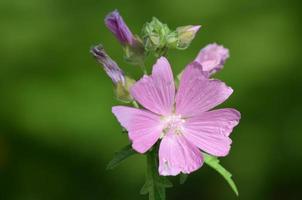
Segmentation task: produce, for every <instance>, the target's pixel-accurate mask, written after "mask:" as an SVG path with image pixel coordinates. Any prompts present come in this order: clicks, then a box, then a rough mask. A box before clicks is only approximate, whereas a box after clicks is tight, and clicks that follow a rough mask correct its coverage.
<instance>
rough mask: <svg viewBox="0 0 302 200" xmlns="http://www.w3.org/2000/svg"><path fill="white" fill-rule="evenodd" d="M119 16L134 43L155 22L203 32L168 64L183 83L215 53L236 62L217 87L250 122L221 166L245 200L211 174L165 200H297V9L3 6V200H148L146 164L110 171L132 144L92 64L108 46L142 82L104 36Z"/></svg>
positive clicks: (269, 1)
mask: <svg viewBox="0 0 302 200" xmlns="http://www.w3.org/2000/svg"><path fill="white" fill-rule="evenodd" d="M115 8H117V9H118V10H119V11H120V13H121V14H122V15H123V17H124V19H125V21H126V22H127V24H128V25H129V27H130V28H131V29H132V31H133V32H135V33H139V32H140V29H141V27H142V25H143V24H144V22H146V21H150V19H151V17H152V16H156V17H158V18H159V19H160V20H162V21H163V22H165V23H168V24H169V26H170V28H175V27H177V26H180V25H188V24H201V25H203V28H202V29H201V30H200V32H199V33H198V35H197V37H196V39H195V40H194V42H193V43H192V45H191V46H190V47H189V49H188V50H186V51H170V52H169V55H168V58H169V60H170V62H171V64H172V66H173V68H174V73H175V74H177V73H179V72H180V71H181V70H182V68H183V67H184V66H185V65H186V64H187V63H189V62H190V61H191V60H192V59H193V58H195V56H196V55H197V53H198V51H199V49H200V48H201V47H203V46H204V45H206V44H207V43H211V42H217V43H220V44H223V45H224V46H225V47H227V48H229V49H230V52H231V58H230V59H229V60H228V61H227V63H226V65H225V68H224V70H223V71H221V72H220V73H219V74H217V76H216V77H218V78H220V79H222V80H224V81H225V82H226V83H227V84H228V85H230V86H232V87H233V89H234V93H233V95H232V96H231V98H230V99H229V100H228V101H227V102H226V103H224V105H223V106H224V107H235V108H237V109H238V110H240V111H241V113H242V120H241V123H240V125H239V126H238V127H237V128H236V129H235V130H234V132H233V134H232V139H233V146H232V150H231V153H230V155H229V156H228V157H226V158H223V159H221V162H222V164H223V165H224V166H225V167H226V168H227V169H229V170H230V171H231V172H232V173H233V177H234V180H235V181H236V183H237V185H238V188H239V192H240V196H239V198H236V197H235V195H234V194H233V192H232V191H231V189H230V188H229V186H228V185H227V184H226V182H225V181H224V180H223V179H222V177H220V176H219V175H218V174H217V173H216V172H215V171H213V170H212V169H210V168H209V167H207V166H204V167H203V168H201V169H200V170H199V171H197V172H195V173H193V174H192V175H190V177H189V179H188V180H187V182H186V183H185V185H179V184H178V182H177V179H175V178H174V179H172V180H173V181H174V183H175V184H174V185H175V187H174V188H173V189H169V190H168V192H167V195H168V199H170V200H171V199H173V200H180V199H190V200H197V199H215V200H216V199H217V200H226V199H244V200H255V199H259V200H262V199H263V200H268V199H274V200H278V199H290V200H294V199H300V198H301V191H300V190H301V187H302V184H301V179H302V170H301V169H302V151H301V150H302V149H301V145H302V133H301V131H302V120H301V112H302V105H301V102H302V90H301V89H302V79H301V78H302V77H301V72H302V66H301V47H300V45H301V15H302V14H301V3H300V1H298V0H296V1H285V0H274V1H273V0H254V1H250V0H229V1H227V0H195V1H194V0H185V1H184V0H153V1H143V0H112V1H104V0H78V1H71V0H26V1H21V0H1V1H0V25H1V28H0V92H1V96H0V101H1V103H0V110H1V115H0V127H1V128H0V199H1V200H2V199H3V200H54V199H58V200H69V199H70V200H71V199H72V200H77V199H79V200H82V199H85V200H97V199H108V200H120V199H129V200H138V199H147V196H140V195H139V194H138V192H139V190H140V188H141V186H142V185H143V183H144V177H145V159H144V157H143V156H139V155H136V156H133V157H132V158H130V159H129V160H127V161H125V162H124V163H123V164H122V165H120V166H119V167H118V168H116V169H115V170H113V171H106V170H105V167H106V164H107V162H108V161H109V160H110V159H111V158H112V156H113V153H114V152H115V151H116V150H118V149H120V148H121V147H123V146H124V145H126V144H127V143H128V139H127V136H126V135H125V134H123V133H122V132H121V127H120V126H119V124H118V123H117V121H116V120H115V118H114V117H113V115H112V114H111V106H113V105H117V104H119V103H118V102H117V101H116V100H115V98H114V93H113V92H112V83H111V80H110V79H109V78H108V77H107V76H106V75H105V73H104V72H103V71H102V70H101V67H100V66H99V65H98V64H97V63H96V61H95V60H94V59H93V58H92V56H91V55H90V53H89V49H90V47H91V45H93V44H98V43H100V42H101V43H102V44H103V45H104V47H105V48H106V50H107V52H108V53H109V54H110V55H111V57H112V58H113V59H115V60H116V61H117V62H118V64H119V65H120V66H121V67H122V68H123V69H124V70H125V71H127V72H128V74H129V75H132V76H133V77H135V78H139V77H140V73H141V71H140V69H138V68H135V67H132V66H130V65H128V64H127V63H125V62H124V61H123V59H122V49H121V47H120V45H119V43H118V42H117V41H116V40H115V38H114V37H113V35H112V34H111V33H110V32H109V31H108V30H107V29H106V28H105V26H104V23H103V18H104V17H105V15H106V14H107V13H108V12H110V11H112V10H113V9H115ZM152 62H153V60H152V59H150V60H149V63H150V64H151V63H152ZM149 70H150V66H149Z"/></svg>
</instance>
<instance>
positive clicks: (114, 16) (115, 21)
mask: <svg viewBox="0 0 302 200" xmlns="http://www.w3.org/2000/svg"><path fill="white" fill-rule="evenodd" d="M105 24H106V26H107V28H108V29H109V30H110V31H111V32H112V33H113V34H114V35H115V37H116V38H117V39H118V40H119V41H120V43H122V44H123V45H130V46H132V45H133V42H134V39H133V34H132V33H131V31H130V29H129V28H128V26H127V25H126V23H125V22H124V20H123V18H122V16H120V14H119V12H118V11H117V10H115V11H113V12H111V13H109V14H108V15H107V16H106V18H105Z"/></svg>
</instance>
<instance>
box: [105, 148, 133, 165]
mask: <svg viewBox="0 0 302 200" xmlns="http://www.w3.org/2000/svg"><path fill="white" fill-rule="evenodd" d="M135 153H136V152H135V151H134V150H133V149H132V147H131V145H130V144H129V145H127V146H125V147H124V148H122V149H121V150H120V151H118V152H116V153H115V154H114V157H113V158H112V160H111V161H110V162H109V163H108V165H107V167H106V169H107V170H110V169H114V168H115V167H116V166H118V165H119V164H120V163H121V162H122V161H124V160H125V159H127V158H128V157H130V156H132V155H134V154H135Z"/></svg>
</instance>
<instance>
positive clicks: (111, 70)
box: [90, 44, 125, 85]
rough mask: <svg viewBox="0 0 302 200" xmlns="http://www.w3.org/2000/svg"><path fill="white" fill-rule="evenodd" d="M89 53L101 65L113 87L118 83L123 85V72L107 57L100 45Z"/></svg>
mask: <svg viewBox="0 0 302 200" xmlns="http://www.w3.org/2000/svg"><path fill="white" fill-rule="evenodd" d="M90 52H91V53H92V55H93V56H94V57H95V58H96V60H97V61H98V62H99V63H101V64H102V65H103V67H104V70H105V71H106V73H107V75H108V76H109V77H110V78H111V79H112V81H113V83H114V84H115V85H116V84H117V83H119V82H121V83H122V84H123V85H124V84H125V75H124V72H123V71H122V70H121V69H120V68H119V66H118V65H117V64H116V62H114V60H112V59H111V58H110V57H109V56H108V54H107V53H106V52H105V50H104V48H103V46H102V45H101V44H99V45H97V46H95V47H93V48H91V50H90Z"/></svg>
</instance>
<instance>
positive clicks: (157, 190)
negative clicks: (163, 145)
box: [140, 149, 173, 200]
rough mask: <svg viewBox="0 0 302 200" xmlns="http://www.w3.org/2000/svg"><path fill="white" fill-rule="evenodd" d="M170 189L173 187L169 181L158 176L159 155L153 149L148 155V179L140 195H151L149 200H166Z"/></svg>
mask: <svg viewBox="0 0 302 200" xmlns="http://www.w3.org/2000/svg"><path fill="white" fill-rule="evenodd" d="M169 187H173V184H172V183H171V182H170V181H169V179H168V178H167V177H165V176H160V175H159V174H158V161H157V155H156V150H155V149H153V150H152V151H150V152H149V153H148V154H147V177H146V182H145V184H144V186H143V187H142V189H141V190H140V194H142V195H146V194H149V200H165V199H166V191H165V190H166V188H169Z"/></svg>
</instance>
